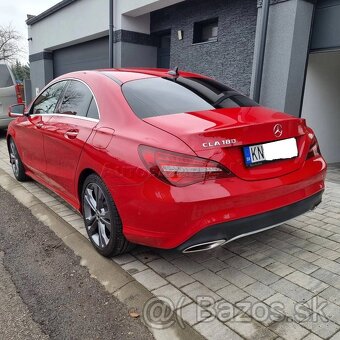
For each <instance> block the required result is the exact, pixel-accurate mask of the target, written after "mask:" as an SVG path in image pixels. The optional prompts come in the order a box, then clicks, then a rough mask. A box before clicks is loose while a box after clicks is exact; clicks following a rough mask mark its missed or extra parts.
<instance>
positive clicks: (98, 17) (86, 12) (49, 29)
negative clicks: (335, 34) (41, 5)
mask: <svg viewBox="0 0 340 340" xmlns="http://www.w3.org/2000/svg"><path fill="white" fill-rule="evenodd" d="M182 1H185V0H138V1H137V0H115V1H114V26H115V30H120V29H124V30H128V31H134V32H139V33H146V34H150V12H151V11H154V10H157V9H160V8H163V7H166V6H170V5H173V4H176V3H179V2H182ZM108 29H109V1H108V0H95V1H94V0H81V1H75V2H74V3H71V4H70V5H68V6H66V7H64V8H62V9H61V10H59V11H57V12H55V13H53V14H51V15H49V16H48V17H46V18H44V19H42V20H41V21H38V22H37V23H34V24H33V25H32V26H29V27H28V33H29V38H30V37H31V38H32V40H30V41H29V54H30V55H32V54H35V53H39V52H42V51H44V50H51V51H52V50H55V49H57V48H62V47H66V46H69V45H73V44H76V43H81V42H84V41H88V40H91V39H96V38H99V37H102V36H105V35H108Z"/></svg>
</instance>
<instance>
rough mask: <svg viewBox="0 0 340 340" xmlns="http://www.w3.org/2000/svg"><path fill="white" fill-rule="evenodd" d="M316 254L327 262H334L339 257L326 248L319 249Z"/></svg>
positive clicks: (338, 254)
mask: <svg viewBox="0 0 340 340" xmlns="http://www.w3.org/2000/svg"><path fill="white" fill-rule="evenodd" d="M339 236H340V235H339ZM316 253H317V254H318V255H320V256H322V257H325V258H327V259H328V260H336V259H338V258H339V257H340V252H338V251H335V250H331V249H327V248H321V249H319V250H318V251H317V252H316Z"/></svg>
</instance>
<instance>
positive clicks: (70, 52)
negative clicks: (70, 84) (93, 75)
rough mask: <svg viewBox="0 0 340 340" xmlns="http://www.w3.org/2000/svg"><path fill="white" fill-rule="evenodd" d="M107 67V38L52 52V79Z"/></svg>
mask: <svg viewBox="0 0 340 340" xmlns="http://www.w3.org/2000/svg"><path fill="white" fill-rule="evenodd" d="M107 67H109V39H108V37H104V38H100V39H96V40H91V41H88V42H85V43H81V44H77V45H73V46H70V47H65V48H62V49H59V50H55V51H54V52H53V70H54V77H58V76H60V75H62V74H65V73H68V72H72V71H80V70H93V69H98V68H107Z"/></svg>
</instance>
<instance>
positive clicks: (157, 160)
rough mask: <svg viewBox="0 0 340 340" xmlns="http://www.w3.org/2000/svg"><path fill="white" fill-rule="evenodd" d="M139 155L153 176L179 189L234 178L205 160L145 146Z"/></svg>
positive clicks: (216, 164) (221, 167)
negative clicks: (213, 180)
mask: <svg viewBox="0 0 340 340" xmlns="http://www.w3.org/2000/svg"><path fill="white" fill-rule="evenodd" d="M139 155H140V157H141V159H142V161H143V163H144V165H145V166H146V168H147V169H148V170H149V171H150V173H151V174H153V175H154V176H156V177H157V178H158V179H160V180H162V181H163V182H166V183H168V184H171V185H174V186H177V187H184V186H187V185H190V184H194V183H199V182H204V181H208V180H212V179H219V178H226V177H231V176H233V174H232V173H231V172H230V171H229V170H228V169H226V168H224V167H223V166H222V165H221V164H219V163H217V162H214V161H211V160H209V159H205V158H200V157H194V156H188V155H184V154H181V153H176V152H172V151H166V150H162V149H157V148H153V147H149V146H144V145H141V146H140V147H139Z"/></svg>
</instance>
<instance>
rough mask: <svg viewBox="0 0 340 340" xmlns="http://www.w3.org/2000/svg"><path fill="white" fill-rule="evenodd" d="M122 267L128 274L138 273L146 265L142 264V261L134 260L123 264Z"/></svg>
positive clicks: (145, 267)
mask: <svg viewBox="0 0 340 340" xmlns="http://www.w3.org/2000/svg"><path fill="white" fill-rule="evenodd" d="M122 268H123V269H124V270H126V271H127V272H128V273H129V274H131V275H133V274H136V273H139V272H141V271H143V270H145V269H147V268H148V267H147V266H146V265H144V264H143V263H142V262H140V261H137V260H136V261H133V262H129V263H127V264H124V265H123V266H122Z"/></svg>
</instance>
